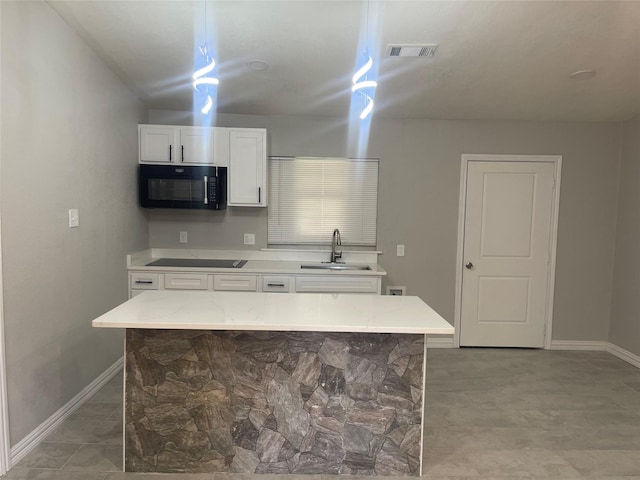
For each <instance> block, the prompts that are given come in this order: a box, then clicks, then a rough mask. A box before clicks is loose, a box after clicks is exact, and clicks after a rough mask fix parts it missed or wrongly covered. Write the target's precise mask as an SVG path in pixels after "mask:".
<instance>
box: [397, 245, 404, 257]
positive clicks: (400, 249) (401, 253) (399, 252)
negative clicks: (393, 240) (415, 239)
mask: <svg viewBox="0 0 640 480" xmlns="http://www.w3.org/2000/svg"><path fill="white" fill-rule="evenodd" d="M396 256H398V257H404V245H396Z"/></svg>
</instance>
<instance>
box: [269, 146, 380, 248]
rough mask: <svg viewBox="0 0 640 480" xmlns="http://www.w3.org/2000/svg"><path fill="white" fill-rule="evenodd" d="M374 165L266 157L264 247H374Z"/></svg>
mask: <svg viewBox="0 0 640 480" xmlns="http://www.w3.org/2000/svg"><path fill="white" fill-rule="evenodd" d="M377 209H378V160H377V159H347V158H317V157H271V158H269V220H268V243H270V244H327V243H330V242H331V235H332V233H333V230H334V229H335V228H339V229H340V234H341V237H342V244H343V245H366V246H375V245H376V215H377Z"/></svg>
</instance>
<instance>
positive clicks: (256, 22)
mask: <svg viewBox="0 0 640 480" xmlns="http://www.w3.org/2000/svg"><path fill="white" fill-rule="evenodd" d="M48 3H49V4H50V5H51V6H52V7H53V8H54V9H55V10H56V11H57V12H58V13H59V14H60V15H61V16H62V18H63V19H64V20H65V21H66V22H67V23H68V24H69V25H70V26H71V27H72V28H73V29H74V30H75V31H76V32H77V33H78V35H80V36H81V37H82V38H83V39H84V40H85V41H86V42H87V43H88V44H89V46H90V47H91V48H92V49H94V50H95V52H96V53H97V54H98V55H99V56H100V57H101V58H102V60H103V61H104V62H105V63H106V64H107V65H108V66H109V67H110V68H111V69H112V70H113V71H114V72H115V73H116V74H117V75H118V76H119V77H120V78H121V79H122V80H123V81H124V82H125V83H126V84H127V85H128V86H129V87H130V88H131V90H132V91H134V92H135V93H136V94H137V95H138V96H139V97H140V98H141V100H142V101H144V102H145V104H146V105H147V106H148V107H149V108H152V109H170V110H191V109H192V108H193V107H192V93H193V89H192V86H191V74H192V73H193V56H194V51H195V49H196V47H197V46H199V45H200V44H201V43H202V42H203V38H204V32H205V7H206V20H207V21H206V31H207V33H208V34H209V35H208V38H209V39H208V44H209V45H210V46H211V45H215V46H214V50H215V51H216V54H215V57H216V61H217V63H218V78H219V79H220V85H219V87H218V97H217V110H218V112H220V113H238V114H256V115H320V116H342V115H348V112H349V105H350V100H351V95H352V94H351V89H350V87H351V77H352V76H353V74H354V70H355V63H356V56H357V55H358V54H360V55H362V49H363V46H362V45H363V43H360V44H359V42H360V41H361V38H362V39H364V38H366V37H367V35H366V34H367V32H368V34H369V35H368V36H369V38H370V39H371V46H370V51H371V52H372V57H373V58H374V62H375V63H374V65H375V66H376V68H377V70H378V87H377V89H376V92H375V101H376V107H375V111H374V115H376V116H380V117H393V118H433V119H493V120H532V121H621V120H626V119H630V118H632V117H634V116H637V115H639V114H640V2H636V1H630V2H629V1H623V2H617V1H590V2H587V1H556V2H554V1H537V0H528V1H527V0H525V1H419V0H412V1H403V0H384V1H375V0H370V2H366V1H340V0H313V1H307V0H287V1H276V0H256V1H250V0H246V1H245V0H232V1H218V0H206V3H205V0H199V1H195V2H194V1H187V0H183V1H178V0H173V1H164V0H153V1H137V0H128V1H105V0H103V1H77V0H72V1H66V0H65V1H59V0H50V1H49V2H48ZM367 11H368V14H367ZM423 43H436V44H438V45H439V46H438V49H437V51H436V54H435V56H434V57H433V58H389V57H385V50H386V48H387V45H388V44H423ZM253 59H259V60H262V61H265V62H267V63H268V65H269V68H267V69H266V70H263V71H253V70H250V69H249V68H248V67H247V63H248V62H249V61H250V60H253ZM578 70H595V71H596V72H597V73H596V75H595V77H593V78H591V79H589V80H581V81H576V80H573V79H571V78H570V77H569V75H570V74H571V73H573V72H575V71H578Z"/></svg>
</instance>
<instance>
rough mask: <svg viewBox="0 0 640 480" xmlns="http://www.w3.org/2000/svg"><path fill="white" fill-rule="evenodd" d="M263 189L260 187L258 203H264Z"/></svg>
mask: <svg viewBox="0 0 640 480" xmlns="http://www.w3.org/2000/svg"><path fill="white" fill-rule="evenodd" d="M261 201H262V189H261V188H260V187H258V203H262V202H261Z"/></svg>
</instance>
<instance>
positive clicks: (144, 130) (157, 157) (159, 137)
mask: <svg viewBox="0 0 640 480" xmlns="http://www.w3.org/2000/svg"><path fill="white" fill-rule="evenodd" d="M175 130H176V128H175V127H168V126H163V125H138V143H139V145H140V150H139V155H140V157H139V160H140V163H147V162H149V163H171V162H174V161H175V155H176V152H175V147H176V141H175Z"/></svg>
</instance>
